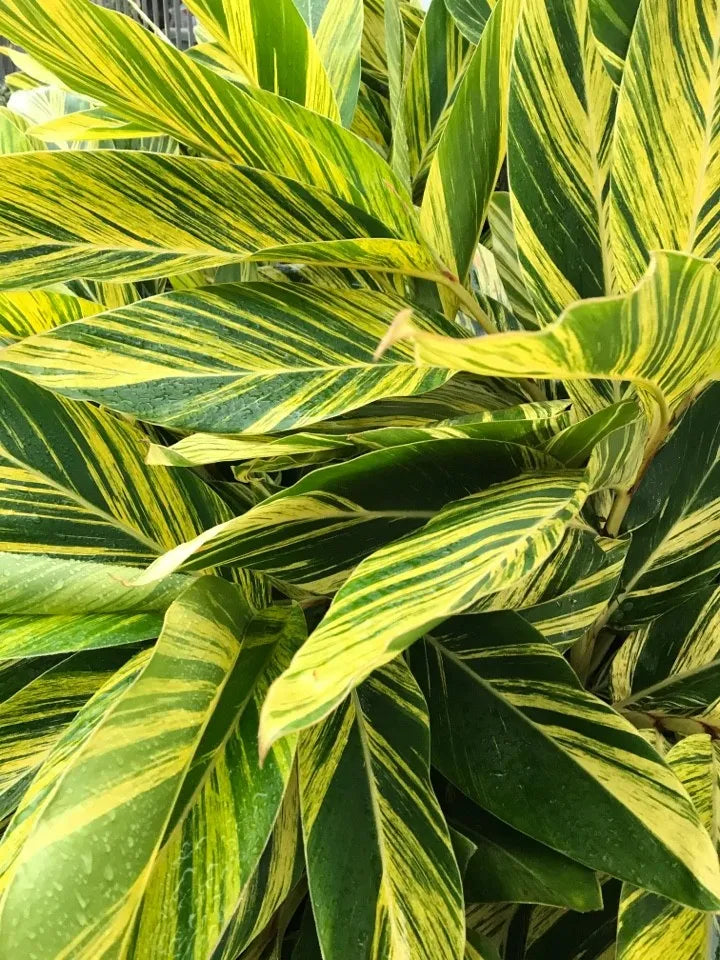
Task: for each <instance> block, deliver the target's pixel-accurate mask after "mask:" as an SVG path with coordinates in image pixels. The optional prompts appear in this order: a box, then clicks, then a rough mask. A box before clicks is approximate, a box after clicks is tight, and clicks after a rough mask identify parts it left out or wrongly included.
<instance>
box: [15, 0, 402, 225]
mask: <svg viewBox="0 0 720 960" xmlns="http://www.w3.org/2000/svg"><path fill="white" fill-rule="evenodd" d="M0 31H1V32H2V33H3V34H5V35H6V36H8V37H10V39H11V40H13V42H15V43H17V44H19V45H22V46H23V47H25V49H26V50H28V51H29V52H32V54H33V55H34V56H35V57H36V58H37V59H38V60H40V61H42V63H43V64H45V65H46V66H50V67H52V69H53V70H55V71H56V72H57V74H58V76H60V77H61V79H62V80H64V81H65V82H66V83H67V85H68V86H69V87H71V88H72V89H73V90H76V91H78V92H79V93H82V94H85V95H86V96H88V97H92V98H95V99H98V100H100V101H102V103H104V104H105V105H106V106H107V107H108V108H109V109H110V110H111V111H113V112H117V114H118V116H120V117H122V118H124V119H127V120H129V121H135V122H139V123H141V124H147V125H148V129H150V130H154V131H157V132H160V133H166V134H170V135H171V136H173V137H175V138H176V139H178V140H179V141H180V142H182V143H185V144H187V145H189V146H192V147H194V148H195V149H197V150H199V151H201V152H203V153H206V154H210V155H211V156H213V157H216V158H220V159H225V160H232V161H235V162H239V163H244V164H247V165H249V166H253V167H258V168H261V169H264V170H268V171H272V172H275V173H278V174H281V175H283V176H287V177H290V178H294V179H296V180H299V181H301V182H303V183H310V184H314V185H317V186H320V187H324V188H327V189H329V190H331V192H333V193H335V194H336V195H338V196H340V197H345V198H348V196H349V193H348V191H349V190H350V189H351V187H350V184H354V187H355V192H356V199H359V202H363V197H367V202H368V204H371V205H372V206H371V209H375V210H377V213H378V216H380V217H382V218H383V219H389V220H390V221H391V222H390V226H396V223H395V221H394V220H392V213H393V211H394V212H395V215H396V216H397V215H398V211H399V210H404V211H405V213H404V222H405V223H407V221H408V204H407V203H406V201H405V199H404V198H403V196H402V192H403V188H402V186H399V181H397V179H396V178H395V177H394V175H393V174H392V171H391V170H390V168H389V167H388V166H387V164H385V162H384V161H383V160H382V158H381V157H379V156H378V155H377V153H376V152H375V151H374V150H373V148H372V147H371V146H369V145H368V144H366V143H364V142H363V141H362V140H360V139H359V138H358V137H355V136H354V135H353V134H351V133H349V132H348V131H345V130H343V128H342V127H340V126H339V125H337V124H335V123H333V122H332V121H330V120H328V119H327V118H325V117H322V116H321V115H320V114H316V113H314V112H313V111H311V110H306V109H304V108H303V107H302V106H300V105H299V104H295V103H293V102H292V101H290V100H284V99H283V98H281V97H277V96H275V95H274V94H272V93H269V92H267V91H263V90H258V89H253V88H250V87H248V88H244V87H242V86H238V85H237V84H235V83H232V82H231V81H229V80H227V79H225V78H223V77H221V76H219V75H218V74H217V73H215V72H214V71H213V70H210V69H208V68H206V67H203V66H201V65H200V64H197V63H195V62H193V60H192V59H191V58H189V57H187V56H186V55H184V54H182V53H181V52H180V51H178V50H175V49H174V47H173V46H172V45H171V44H169V43H167V42H165V41H164V40H161V39H160V38H159V37H157V36H155V35H154V34H152V33H150V32H149V31H148V30H146V29H144V28H143V27H142V26H140V25H139V24H137V23H135V22H134V21H133V20H131V19H130V18H128V17H123V16H120V15H118V14H116V13H113V12H112V11H109V10H105V9H103V8H102V7H100V6H97V5H96V4H94V3H92V2H91V0H2V2H0ZM78 51H81V52H82V56H78ZM158 91H162V94H163V95H162V96H158ZM360 170H362V178H361V177H360V176H359V172H360ZM3 179H4V177H3ZM388 184H390V185H391V189H388ZM234 209H238V208H237V207H235V208H234ZM385 214H387V216H386V215H385Z"/></svg>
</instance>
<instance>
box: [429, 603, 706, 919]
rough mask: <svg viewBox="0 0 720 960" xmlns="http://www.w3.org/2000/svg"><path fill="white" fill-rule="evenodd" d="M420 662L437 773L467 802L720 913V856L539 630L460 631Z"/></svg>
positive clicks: (640, 745)
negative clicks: (550, 811) (468, 799)
mask: <svg viewBox="0 0 720 960" xmlns="http://www.w3.org/2000/svg"><path fill="white" fill-rule="evenodd" d="M411 662H412V665H413V669H414V671H415V673H416V676H417V677H418V679H419V681H420V685H421V687H422V688H423V691H424V692H425V695H426V697H427V698H428V705H429V708H430V718H431V730H432V737H433V760H434V763H435V764H436V765H437V766H438V768H439V769H440V771H441V772H442V773H443V774H444V775H445V776H446V777H447V778H448V779H449V780H451V782H453V783H454V784H455V785H456V786H457V787H458V788H459V789H461V790H462V791H464V792H465V793H466V794H467V795H468V796H470V797H471V798H472V799H474V800H475V801H476V802H477V803H480V804H481V805H482V806H484V807H485V808H486V809H488V810H490V811H491V812H492V813H494V814H495V815H496V816H498V817H500V818H501V819H503V820H505V821H506V822H507V823H510V824H511V825H512V826H514V827H515V828H516V829H518V830H521V831H522V832H523V833H527V834H529V835H530V836H532V837H534V838H535V839H537V840H540V841H541V842H542V843H546V844H547V845H548V846H550V847H553V848H554V849H556V850H560V851H561V852H562V853H565V854H566V855H567V856H569V857H571V858H572V859H575V860H578V861H580V862H581V863H585V864H586V865H588V866H590V867H593V868H595V869H597V870H601V871H604V872H607V873H610V874H612V875H614V876H619V877H623V878H625V879H627V880H630V881H632V882H635V883H637V884H638V885H642V886H644V887H645V888H646V889H652V890H655V891H657V892H659V893H663V894H665V895H667V896H671V897H673V898H674V899H676V900H678V901H681V902H684V903H686V904H688V905H691V906H694V907H695V908H698V909H710V910H713V909H717V907H716V906H715V904H716V903H717V902H718V893H719V892H720V888H719V886H718V882H719V881H720V868H719V867H718V862H717V856H716V854H715V850H714V847H713V845H712V843H711V842H710V838H709V837H708V835H707V833H706V832H705V830H704V828H703V826H702V824H701V822H700V820H699V818H698V815H697V813H696V811H695V809H694V807H693V805H692V803H691V801H690V798H689V797H688V795H687V793H686V792H685V790H684V789H683V787H682V786H681V784H680V783H679V782H678V780H677V779H676V778H675V777H674V776H673V775H672V773H671V772H670V771H669V770H668V768H667V767H666V766H665V764H664V763H663V762H662V760H661V759H660V757H659V755H658V754H657V753H656V751H655V750H653V749H652V748H651V747H650V746H649V745H648V744H647V743H646V742H645V741H644V740H643V738H642V737H640V736H639V735H638V734H637V733H636V732H635V731H634V729H633V728H632V727H631V726H630V724H629V723H628V722H627V721H626V720H624V719H623V718H622V717H621V716H619V715H618V714H617V713H616V712H615V711H614V710H613V709H612V708H611V707H609V706H608V705H607V704H605V703H603V702H602V701H600V700H599V699H597V698H596V697H594V696H593V695H592V694H591V693H589V692H588V691H586V690H584V689H583V687H582V686H581V685H580V683H579V681H578V680H577V678H576V676H575V674H574V673H573V672H572V670H571V668H570V666H569V665H568V663H567V661H566V660H565V659H564V658H563V657H562V656H561V655H560V654H559V653H558V652H557V651H556V650H554V649H553V648H552V646H551V645H550V644H548V643H547V642H545V641H544V640H542V638H541V637H540V635H539V634H538V633H537V632H536V631H535V630H534V629H533V628H532V627H530V626H528V625H527V624H525V623H523V621H522V620H521V619H520V618H519V617H518V616H517V615H515V614H511V613H497V614H481V615H479V616H474V617H467V616H466V617H458V618H454V619H453V620H451V621H449V622H448V623H446V624H445V625H443V626H442V627H439V628H436V629H435V630H434V631H433V633H432V635H431V636H430V637H429V638H426V640H425V641H424V643H423V644H418V645H417V646H416V647H414V648H413V650H412V653H411ZM488 718H492V724H491V725H489V723H488ZM558 784H561V785H562V789H561V790H558ZM550 807H552V809H553V811H554V813H553V816H551V817H550V816H547V810H548V809H549V808H550ZM570 816H571V817H572V821H573V823H572V827H573V828H572V830H568V829H567V819H568V817H570ZM598 823H602V824H603V829H602V831H601V832H599V831H598V828H597V824H598Z"/></svg>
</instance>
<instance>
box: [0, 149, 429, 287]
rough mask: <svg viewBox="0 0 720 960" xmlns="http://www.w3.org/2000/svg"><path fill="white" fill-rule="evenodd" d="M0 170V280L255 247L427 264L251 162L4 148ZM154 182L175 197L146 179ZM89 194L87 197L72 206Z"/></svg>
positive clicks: (88, 272) (243, 252)
mask: <svg viewBox="0 0 720 960" xmlns="http://www.w3.org/2000/svg"><path fill="white" fill-rule="evenodd" d="M0 176H2V178H3V182H4V183H5V184H6V187H5V189H4V191H3V196H2V203H1V204H0V287H4V288H5V289H7V288H13V287H15V288H18V287H27V286H47V285H48V284H50V283H53V282H55V281H59V280H66V279H69V278H75V277H91V278H92V279H96V280H117V279H126V280H127V279H142V278H151V277H158V276H165V275H167V274H169V273H185V272H189V271H192V270H196V269H199V268H201V267H212V266H220V265H221V264H224V263H232V262H237V261H240V260H243V259H247V258H248V257H250V256H252V255H253V254H259V252H260V251H262V256H261V257H260V259H263V260H277V259H280V260H286V261H289V262H296V261H300V262H303V261H305V262H319V263H323V262H324V263H331V264H334V263H339V264H341V265H343V264H348V265H353V263H355V262H359V264H360V265H361V266H362V265H363V264H366V265H367V266H369V267H370V268H371V269H384V270H393V269H395V270H397V269H399V270H403V271H405V270H409V271H410V272H413V270H414V271H415V272H423V271H425V272H427V271H428V270H429V271H430V272H431V273H432V271H433V261H432V258H431V256H430V254H428V253H424V254H423V252H422V250H418V248H417V245H416V244H414V243H412V242H409V241H403V240H397V239H393V234H392V232H391V231H390V230H389V228H387V227H385V226H384V225H383V224H381V223H380V222H379V221H377V220H374V219H373V218H372V217H370V216H369V215H368V214H366V213H364V212H363V211H362V210H360V209H359V208H357V207H354V206H352V205H351V204H348V203H345V202H343V201H341V200H336V199H334V198H333V197H332V196H330V195H329V194H327V193H325V192H324V191H322V190H318V189H316V188H312V187H303V186H301V185H300V184H298V183H297V182H295V181H290V180H285V179H282V178H280V177H276V176H273V175H271V174H267V173H263V172H261V171H259V170H250V169H246V168H242V167H237V166H231V165H228V164H223V163H218V162H216V161H211V160H202V159H198V158H194V157H172V156H164V155H160V154H153V153H144V152H143V153H141V152H127V151H118V152H114V151H96V152H91V153H86V152H80V153H77V152H66V151H54V152H49V153H32V154H20V155H17V156H7V157H2V158H0ZM159 182H162V183H163V184H164V188H165V189H167V190H172V191H173V192H174V193H175V194H176V195H178V196H182V198H183V200H182V203H181V204H175V203H173V204H168V203H167V202H165V199H164V196H163V194H159V193H157V192H156V191H155V190H154V188H152V187H150V188H149V187H148V184H154V183H159ZM39 185H41V187H40V186H39ZM88 193H90V196H91V197H92V206H91V207H90V206H89V205H88V202H87V201H84V202H83V205H80V204H79V203H78V197H86V196H87V195H88ZM311 224H312V227H311V226H310V225H311ZM310 231H312V232H310ZM355 237H357V238H359V239H357V240H352V241H351V242H349V243H347V244H346V245H343V244H340V245H339V246H338V245H337V244H336V243H328V242H327V241H338V240H342V239H343V238H355ZM374 238H378V239H374ZM380 238H383V239H380ZM308 239H310V240H311V241H313V242H312V243H307V242H305V241H307V240H308ZM378 240H379V241H380V242H378ZM315 246H317V247H318V248H319V249H318V253H317V256H316V257H315V256H313V248H314V247H315ZM404 251H406V252H404ZM418 253H419V256H418ZM418 261H419V262H418ZM435 269H436V270H437V268H435Z"/></svg>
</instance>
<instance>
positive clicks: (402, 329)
mask: <svg viewBox="0 0 720 960" xmlns="http://www.w3.org/2000/svg"><path fill="white" fill-rule="evenodd" d="M412 315H413V311H412V307H406V308H405V309H404V310H401V311H400V312H399V313H398V314H396V316H395V319H394V320H393V322H392V323H391V324H390V326H389V327H388V329H387V333H386V334H385V336H384V337H383V338H382V340H381V341H380V343H379V344H378V346H377V350H376V351H375V353H374V354H373V360H375V361H377V360H379V359H380V358H381V357H382V355H383V354H384V353H385V352H386V351H387V350H389V349H390V347H391V346H392V345H393V344H394V343H397V341H398V340H408V339H410V338H411V337H412V334H413V332H414V330H415V327H414V326H413V324H412Z"/></svg>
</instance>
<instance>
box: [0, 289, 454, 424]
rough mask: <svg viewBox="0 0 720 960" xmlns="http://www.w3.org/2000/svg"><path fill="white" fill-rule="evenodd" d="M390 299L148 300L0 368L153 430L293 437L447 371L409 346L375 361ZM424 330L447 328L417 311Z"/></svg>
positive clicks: (340, 295) (44, 340)
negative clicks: (426, 363) (418, 359)
mask: <svg viewBox="0 0 720 960" xmlns="http://www.w3.org/2000/svg"><path fill="white" fill-rule="evenodd" d="M403 308H404V302H403V301H402V300H401V299H400V298H398V297H391V296H389V295H385V294H381V293H371V292H370V291H362V290H337V291H334V290H324V289H316V288H314V287H312V286H307V285H301V284H268V283H244V284H238V285H236V286H232V285H215V286H212V287H204V288H198V289H195V290H190V291H182V292H174V293H169V294H164V295H162V296H159V297H151V298H150V299H148V300H141V301H139V302H138V303H135V304H131V305H130V306H127V307H121V308H119V309H116V310H113V311H109V312H107V313H102V314H100V315H98V316H97V317H96V318H92V319H91V320H89V322H87V323H74V324H72V325H70V326H68V325H65V326H63V327H62V328H59V329H57V330H55V331H53V332H50V333H48V334H47V335H45V336H35V337H32V338H30V339H27V340H25V341H24V342H23V343H21V344H17V345H16V346H14V347H11V348H10V349H6V350H5V351H3V353H2V355H1V356H0V366H3V367H5V369H8V370H12V371H14V372H15V373H20V374H22V375H23V376H26V377H29V378H30V379H32V380H33V381H34V382H36V383H38V384H39V385H41V386H44V387H46V388H48V389H50V390H53V391H55V392H59V393H61V394H64V395H65V396H70V397H73V398H75V399H78V400H93V401H95V402H98V403H101V404H102V405H103V406H107V407H110V408H112V409H115V410H120V411H122V412H123V413H132V414H133V415H134V416H138V417H141V418H143V419H145V420H149V421H151V422H153V423H161V424H164V425H166V426H172V427H176V428H181V429H185V430H208V431H211V432H215V433H242V432H248V433H262V432H265V431H266V432H269V433H271V432H274V431H277V430H290V429H295V428H298V427H303V426H305V425H307V424H311V423H315V422H317V421H319V420H325V419H328V418H330V417H336V416H338V415H340V414H343V413H346V412H347V411H348V410H352V409H353V408H355V407H359V406H361V405H363V404H365V403H368V402H371V401H372V400H376V399H381V398H383V397H386V396H403V395H406V394H412V393H423V392H425V391H427V390H430V389H432V388H433V387H437V386H440V385H441V384H442V383H443V382H444V381H445V380H446V379H448V377H449V374H448V373H447V372H445V371H441V370H435V369H433V368H432V367H425V368H421V369H419V368H418V367H417V366H416V365H415V363H414V360H413V355H412V349H411V348H410V347H409V346H408V345H400V346H399V347H398V348H396V349H393V350H391V351H390V352H389V353H387V354H385V356H384V357H383V358H382V361H381V362H379V363H374V362H373V351H374V350H375V348H376V346H377V342H378V340H380V339H381V338H382V335H383V333H384V332H385V330H386V328H387V326H388V324H389V323H391V322H392V320H393V318H394V317H395V316H396V315H397V313H398V312H399V311H400V310H401V309H403ZM422 322H423V325H424V326H426V327H427V328H428V329H430V330H436V331H438V330H439V331H448V330H449V329H450V326H449V325H448V324H447V323H445V322H443V319H442V317H441V316H439V315H435V316H433V315H431V314H423V316H422Z"/></svg>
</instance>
